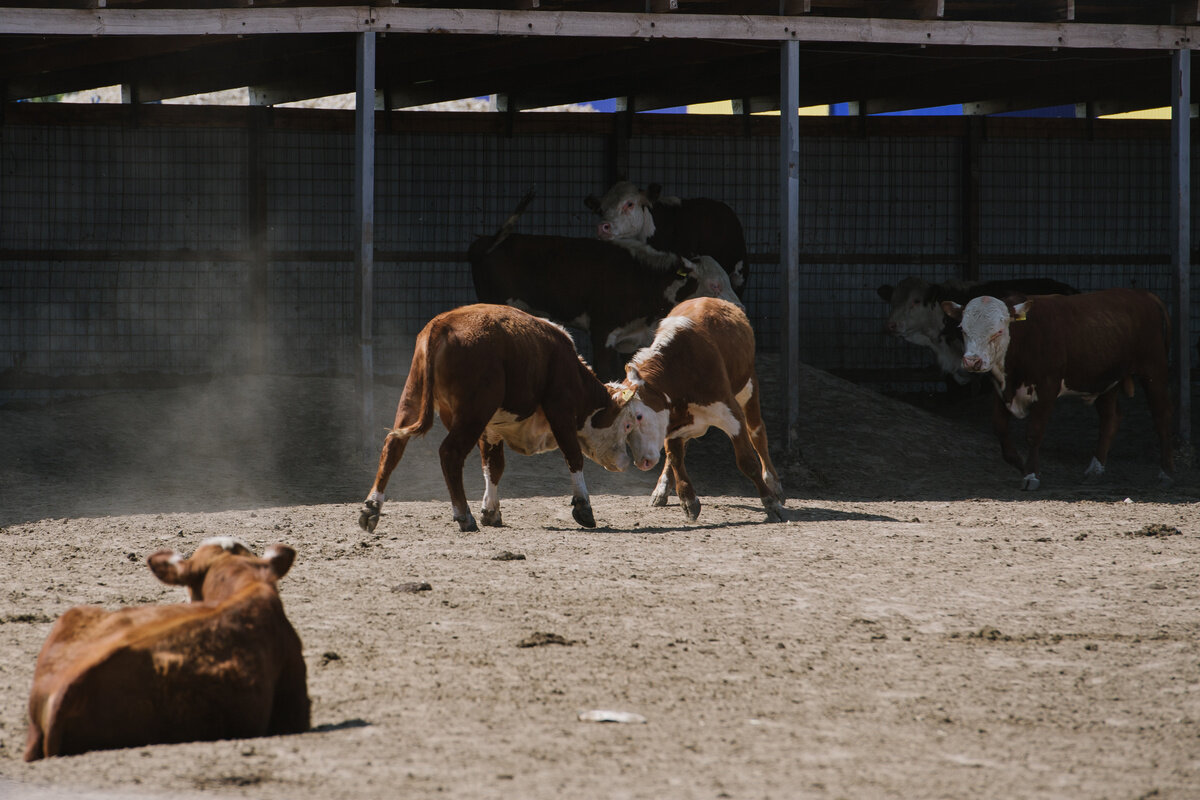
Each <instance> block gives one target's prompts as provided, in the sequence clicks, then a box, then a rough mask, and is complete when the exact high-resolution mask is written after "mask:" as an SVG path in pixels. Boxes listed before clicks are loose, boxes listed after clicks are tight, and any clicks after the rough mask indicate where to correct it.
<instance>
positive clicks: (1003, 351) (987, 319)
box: [962, 296, 1012, 378]
mask: <svg viewBox="0 0 1200 800" xmlns="http://www.w3.org/2000/svg"><path fill="white" fill-rule="evenodd" d="M1011 319H1012V317H1011V315H1010V314H1009V310H1008V306H1007V305H1006V304H1005V303H1004V301H1002V300H997V299H996V298H994V297H987V296H984V297H976V298H975V299H974V300H972V301H971V302H969V303H967V305H966V307H965V308H963V312H962V332H963V345H964V347H963V366H964V367H965V368H966V369H967V370H969V371H971V372H992V373H994V374H995V375H996V376H997V378H1002V376H1003V373H1004V357H1005V355H1007V353H1008V342H1009V330H1008V326H1009V322H1010V320H1011Z"/></svg>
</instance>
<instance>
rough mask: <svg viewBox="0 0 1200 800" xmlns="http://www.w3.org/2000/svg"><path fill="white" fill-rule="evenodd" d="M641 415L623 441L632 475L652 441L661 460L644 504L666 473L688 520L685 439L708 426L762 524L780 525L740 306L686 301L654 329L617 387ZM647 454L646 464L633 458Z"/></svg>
mask: <svg viewBox="0 0 1200 800" xmlns="http://www.w3.org/2000/svg"><path fill="white" fill-rule="evenodd" d="M622 385H623V386H625V387H627V390H631V391H632V392H633V397H634V398H636V399H638V400H641V401H642V402H643V403H644V404H645V406H646V408H647V410H646V411H645V412H642V416H641V417H639V418H638V419H636V420H635V426H634V431H633V433H632V434H631V435H630V437H629V441H630V446H631V447H632V448H634V451H635V463H636V464H637V466H638V468H639V469H643V470H646V469H650V468H651V467H653V466H654V465H655V464H656V463H657V462H658V443H662V444H663V445H664V446H665V447H666V451H667V459H666V464H665V465H664V468H663V472H662V475H661V476H660V477H659V479H658V485H657V486H656V487H655V489H654V493H653V494H652V495H651V503H652V504H653V505H656V506H661V505H666V502H667V493H668V490H669V481H670V474H669V473H672V472H673V473H674V477H675V488H676V492H677V493H678V495H679V502H680V505H681V506H682V507H683V512H684V514H685V515H686V516H687V518H688V519H689V520H695V519H696V518H697V517H698V516H699V514H700V501H699V500H697V499H696V491H695V489H694V488H693V486H692V483H691V479H690V478H689V477H688V474H687V468H686V466H685V465H684V453H685V451H686V449H687V443H688V440H689V439H695V438H697V437H700V436H703V435H704V434H705V433H706V432H707V431H708V429H709V427H710V426H715V427H717V428H719V429H720V430H722V431H724V432H725V433H726V435H728V436H729V438H730V439H731V440H732V441H733V451H734V454H735V456H736V459H737V465H738V469H740V470H741V471H742V473H743V474H745V475H746V477H748V478H749V479H750V480H751V481H753V482H754V485H755V487H757V488H758V494H759V497H761V498H762V504H763V506H764V507H765V508H766V509H767V519H768V520H769V521H773V522H780V521H782V519H783V503H784V497H783V488H782V487H781V486H780V483H779V475H778V474H777V473H776V472H775V467H774V465H772V463H771V456H770V454H769V452H768V450H767V430H766V426H765V425H764V424H763V419H762V412H761V409H760V408H759V394H760V393H761V391H762V385H761V384H760V383H759V381H758V377H757V375H756V374H755V371H754V331H753V330H751V328H750V321H749V320H747V319H746V315H745V313H743V312H742V310H741V308H739V307H738V306H735V305H733V304H732V303H727V302H725V301H724V300H719V299H715V298H698V299H695V300H688V301H686V302H683V303H680V304H679V305H678V306H676V307H675V308H674V309H673V310H672V311H671V313H670V314H669V315H668V316H667V317H666V318H664V319H663V320H662V321H661V322H659V323H658V331H657V333H656V334H655V336H654V342H653V343H652V344H651V345H650V346H649V347H647V348H645V349H643V350H641V351H639V352H638V353H637V354H636V355H635V356H634V357H633V360H632V361H630V363H629V364H628V365H627V366H626V378H625V382H624V383H623V384H622ZM651 449H653V454H652V456H653V457H652V458H645V457H642V458H638V457H637V453H639V452H641V453H645V452H649V451H650V450H651Z"/></svg>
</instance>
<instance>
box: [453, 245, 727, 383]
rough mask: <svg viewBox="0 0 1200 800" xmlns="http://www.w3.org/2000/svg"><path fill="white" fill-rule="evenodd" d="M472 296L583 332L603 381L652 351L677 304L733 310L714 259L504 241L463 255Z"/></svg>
mask: <svg viewBox="0 0 1200 800" xmlns="http://www.w3.org/2000/svg"><path fill="white" fill-rule="evenodd" d="M467 258H468V260H469V261H470V263H471V275H472V277H473V278H474V282H475V294H476V296H477V297H478V298H479V300H480V302H483V303H503V304H505V305H511V306H515V307H517V308H520V309H523V310H525V311H529V312H531V313H534V314H537V315H539V316H545V317H548V318H550V319H553V320H555V321H556V322H560V323H562V324H564V325H571V326H573V327H577V328H583V329H584V330H586V331H588V334H589V336H590V339H591V344H592V363H593V366H594V367H595V369H596V374H597V375H599V376H600V377H601V378H602V379H604V380H610V379H613V378H619V377H620V376H621V375H622V374H623V372H622V367H623V365H624V361H625V359H624V358H623V357H622V354H631V353H634V352H636V351H637V350H638V349H639V348H641V347H644V346H645V345H647V344H649V343H650V341H651V340H652V339H653V338H654V325H655V323H657V322H658V320H660V319H662V318H663V317H665V316H666V315H667V313H668V312H669V311H670V310H671V309H672V308H673V307H674V306H675V305H676V304H677V303H679V302H681V301H683V300H686V299H688V298H691V297H720V298H723V299H725V300H728V301H730V302H734V303H738V304H739V305H740V302H739V301H738V298H737V295H735V294H734V292H733V289H732V288H731V287H730V285H729V277H728V276H727V275H726V274H725V271H724V270H723V269H722V268H721V266H720V265H719V264H718V263H717V262H716V261H714V260H713V259H712V258H710V257H707V256H701V257H699V258H696V259H694V260H693V259H686V258H682V257H680V256H678V255H676V254H674V253H664V252H660V251H658V250H655V249H654V248H651V247H649V246H647V245H644V244H641V243H640V242H631V241H620V242H605V241H600V240H599V239H581V238H570V237H565V236H534V235H528V234H517V233H509V234H507V235H502V234H497V235H496V236H483V237H480V238H478V239H476V240H475V242H474V243H472V245H471V248H470V250H469V252H468V254H467Z"/></svg>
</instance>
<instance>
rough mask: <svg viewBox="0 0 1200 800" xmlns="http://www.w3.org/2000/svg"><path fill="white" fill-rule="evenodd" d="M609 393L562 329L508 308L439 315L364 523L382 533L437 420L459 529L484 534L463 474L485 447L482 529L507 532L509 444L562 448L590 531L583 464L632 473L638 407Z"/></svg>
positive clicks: (577, 513) (416, 364) (404, 397)
mask: <svg viewBox="0 0 1200 800" xmlns="http://www.w3.org/2000/svg"><path fill="white" fill-rule="evenodd" d="M620 394H621V392H620V390H619V389H618V388H617V386H616V384H612V385H609V386H605V385H604V384H602V383H601V382H600V381H599V380H598V379H597V378H596V376H595V375H594V374H593V373H592V370H591V368H590V367H588V365H587V364H585V363H584V362H583V359H581V358H580V357H579V354H578V353H577V352H576V351H575V345H574V343H573V342H572V341H571V337H570V336H569V335H568V334H567V332H566V331H565V330H563V329H562V328H560V327H559V326H557V325H555V324H553V323H550V322H547V321H546V320H544V319H539V318H537V317H534V316H532V315H530V314H527V313H525V312H524V311H521V310H520V309H516V308H512V307H510V306H504V305H488V304H484V303H480V304H477V305H471V306H464V307H462V308H457V309H455V310H453V311H447V312H445V313H443V314H439V315H438V316H436V317H434V318H433V319H432V320H430V321H429V323H428V324H427V325H426V326H425V327H424V329H423V330H422V331H421V333H420V334H419V335H418V336H417V343H416V348H415V350H414V352H413V359H412V366H411V367H410V368H409V372H408V379H407V380H406V381H405V383H404V391H403V392H402V394H401V395H400V404H399V407H398V408H397V409H396V422H395V425H394V427H393V428H392V431H391V432H390V433H388V435H387V438H386V439H385V440H384V443H383V452H382V453H381V454H380V457H379V470H378V471H377V472H376V474H375V483H374V484H373V485H372V486H371V491H370V493H369V494H368V495H367V499H366V502H365V504H364V506H363V509H362V512H361V514H360V515H359V518H358V524H359V525H360V526H361V527H362V528H363V529H364V530H367V531H373V530H375V526H376V525H377V524H378V523H379V513H380V508H381V507H382V506H383V501H384V490H385V489H386V488H387V484H388V479H389V477H390V476H391V474H392V471H393V470H394V469H395V468H396V465H397V464H398V463H399V462H400V458H401V456H403V455H404V449H405V447H406V446H407V445H408V440H409V439H410V438H412V437H413V436H419V435H421V434H424V433H426V432H427V431H428V430H429V429H430V428H431V427H432V426H433V421H434V413H435V412H436V413H437V414H438V415H439V416H440V417H441V419H442V422H443V423H444V424H445V426H446V429H447V433H446V438H445V439H443V440H442V444H441V447H440V448H439V450H438V452H439V454H440V456H441V462H442V476H443V477H444V478H445V480H446V488H447V489H448V490H449V491H450V505H451V508H452V509H453V512H454V521H455V522H457V523H458V525H459V528H460V529H462V530H464V531H474V530H478V527H477V526H476V523H475V517H474V516H473V515H472V514H471V510H470V508H468V506H467V497H466V493H465V491H464V490H463V480H462V470H463V462H464V461H466V457H467V453H468V452H469V451H470V450H471V448H472V447H475V446H476V445H478V447H479V453H480V458H481V460H482V462H483V477H484V481H485V484H486V487H485V489H484V495H483V509H482V512H481V516H482V518H483V524H484V525H493V526H498V525H502V524H503V522H502V521H501V516H500V496H499V494H498V488H499V484H500V478H501V476H502V475H503V474H504V445H506V444H507V445H508V446H509V447H511V448H512V449H513V450H515V451H516V452H518V453H521V454H522V455H533V454H535V453H543V452H546V451H549V450H553V449H555V448H558V449H560V450H562V453H563V457H564V458H565V459H566V461H567V469H568V470H569V471H570V473H571V483H572V499H571V508H572V512H571V513H572V516H574V518H575V521H576V522H578V523H579V524H580V525H582V526H584V527H585V528H592V527H595V525H596V520H595V518H594V517H593V516H592V504H591V500H590V499H589V497H588V491H587V485H586V483H585V482H584V478H583V457H584V456H587V457H588V458H590V459H592V460H593V461H595V462H596V463H597V464H599V465H600V466H602V467H604V468H605V469H607V470H610V471H613V472H620V471H622V470H624V469H625V468H626V467H628V466H629V461H630V456H629V452H628V449H627V442H626V439H627V437H628V435H629V433H630V431H631V430H632V428H633V420H634V415H635V413H636V408H637V404H631V403H630V402H629V399H630V398H629V397H628V396H618V395H620Z"/></svg>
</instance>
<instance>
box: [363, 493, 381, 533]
mask: <svg viewBox="0 0 1200 800" xmlns="http://www.w3.org/2000/svg"><path fill="white" fill-rule="evenodd" d="M378 524H379V503H377V502H376V501H374V500H368V501H367V502H365V503H363V509H362V511H361V512H359V515H358V527H360V528H362V529H363V530H364V531H366V532H367V533H374V532H375V526H376V525H378Z"/></svg>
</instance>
